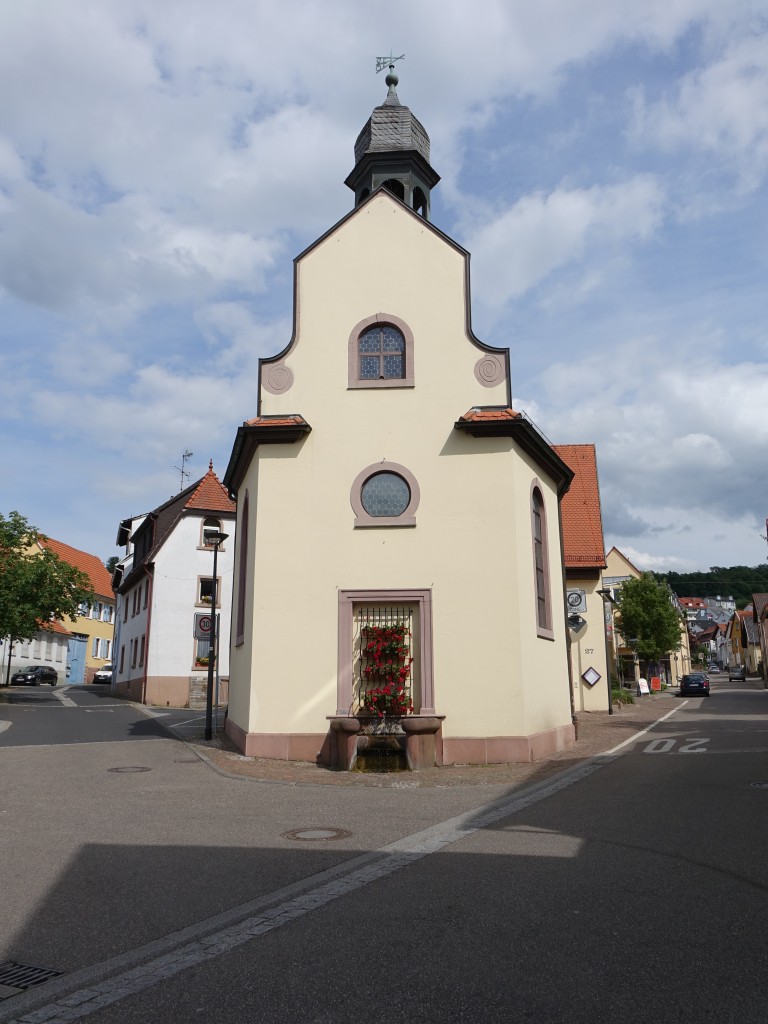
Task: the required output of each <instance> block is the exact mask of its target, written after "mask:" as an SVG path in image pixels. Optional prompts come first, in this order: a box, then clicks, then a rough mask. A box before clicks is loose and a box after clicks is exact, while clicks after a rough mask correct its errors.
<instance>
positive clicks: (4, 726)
mask: <svg viewBox="0 0 768 1024" xmlns="http://www.w3.org/2000/svg"><path fill="white" fill-rule="evenodd" d="M10 728H11V723H10V722H0V732H5V730H6V729H10Z"/></svg>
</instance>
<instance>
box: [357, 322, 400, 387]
mask: <svg viewBox="0 0 768 1024" xmlns="http://www.w3.org/2000/svg"><path fill="white" fill-rule="evenodd" d="M357 347H358V353H359V356H360V380H395V379H402V378H403V377H405V338H404V337H403V335H402V333H401V332H400V331H399V330H398V329H397V328H396V327H393V326H392V325H391V324H375V325H374V326H373V327H369V328H368V329H367V330H366V331H363V333H362V334H361V335H360V337H359V339H358V343H357Z"/></svg>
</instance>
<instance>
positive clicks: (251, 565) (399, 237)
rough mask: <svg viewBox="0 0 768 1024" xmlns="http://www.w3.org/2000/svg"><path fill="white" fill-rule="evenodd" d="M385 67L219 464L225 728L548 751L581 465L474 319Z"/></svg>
mask: <svg viewBox="0 0 768 1024" xmlns="http://www.w3.org/2000/svg"><path fill="white" fill-rule="evenodd" d="M387 81H388V85H389V94H388V96H387V99H386V101H385V102H384V103H383V104H382V105H381V106H379V107H377V108H375V110H374V111H373V114H372V116H371V118H370V119H369V121H368V122H367V123H366V125H365V126H364V128H363V130H362V131H361V133H360V136H359V137H358V140H357V143H356V145H355V161H356V162H355V167H354V169H353V171H352V173H351V174H350V175H349V177H348V178H347V182H346V183H347V184H348V185H349V187H350V188H351V189H352V190H353V192H354V194H355V206H354V209H353V211H352V212H351V213H349V214H348V215H347V216H346V217H344V218H343V219H342V220H341V221H340V222H339V223H337V224H336V225H334V227H332V228H331V229H330V230H329V231H328V232H326V233H325V234H324V235H323V236H322V237H321V238H319V239H318V240H317V241H316V242H315V243H314V244H312V245H311V246H310V247H309V248H308V249H307V250H306V251H305V252H303V253H302V254H301V255H300V256H299V257H298V258H297V259H296V261H295V308H294V330H293V336H292V337H291V339H290V341H289V342H288V344H287V346H286V347H285V349H284V350H283V351H282V352H281V353H279V354H278V355H276V356H274V357H272V358H270V359H265V360H262V361H261V364H260V371H259V380H258V407H257V409H256V415H255V416H254V418H253V419H251V420H248V421H247V422H245V423H244V424H243V425H242V426H241V427H240V428H239V430H238V432H237V437H236V439H235V443H234V448H233V451H232V455H231V458H230V462H229V465H228V467H227V471H226V473H225V476H224V483H225V484H226V486H227V487H228V488H229V490H230V491H231V492H233V493H236V494H237V507H238V527H237V536H238V551H237V555H236V563H237V565H236V573H237V582H236V585H235V598H234V605H233V637H232V650H231V663H230V668H231V681H230V699H229V713H228V719H227V726H226V728H227V732H228V734H229V736H230V737H231V738H232V739H233V741H234V742H235V743H236V744H237V746H238V747H239V748H240V749H241V750H242V751H244V752H245V753H246V754H250V755H259V756H265V757H275V758H289V759H298V760H302V759H304V760H315V759H318V760H319V761H320V762H321V763H325V764H329V765H334V766H337V767H342V768H346V767H350V766H351V765H352V764H353V763H354V762H355V759H356V758H357V757H358V756H359V755H360V753H361V752H362V751H364V750H365V749H367V745H369V744H370V743H371V742H372V740H371V736H373V735H375V732H371V729H374V730H375V725H376V719H377V718H378V716H379V714H380V713H381V712H386V717H387V718H391V719H392V722H393V734H395V735H400V732H402V736H401V739H402V741H403V745H404V746H405V748H406V751H407V757H408V763H409V764H410V766H411V767H420V766H423V765H426V764H435V763H437V764H442V763H447V762H455V761H472V762H481V763H486V762H506V761H514V760H530V759H534V758H536V757H539V756H541V755H544V754H545V753H548V752H550V751H553V750H558V749H562V748H564V747H566V746H568V745H569V744H571V743H572V742H573V741H574V727H573V718H572V694H571V688H570V680H569V667H568V649H567V635H566V616H565V603H564V575H563V560H562V554H561V532H560V517H559V502H560V500H561V498H562V496H563V494H564V493H565V492H566V491H567V489H568V486H569V483H570V481H571V479H572V477H573V473H572V471H571V470H570V469H569V467H568V466H567V465H566V464H565V462H564V461H563V460H562V459H561V458H560V457H559V455H558V454H557V452H556V451H555V450H554V449H553V448H552V446H551V445H550V444H549V443H548V442H547V440H546V439H545V438H544V437H543V435H542V434H540V433H539V431H538V430H537V429H536V427H535V426H534V425H533V424H532V423H531V422H530V421H529V420H528V419H527V418H526V417H525V416H524V415H521V414H520V413H519V412H517V411H515V410H514V409H513V408H512V403H511V389H510V367H509V352H508V351H507V349H500V348H494V347H492V346H489V345H487V344H485V343H483V342H482V341H480V340H479V339H478V338H477V337H476V336H475V335H474V333H473V331H472V328H471V321H470V304H469V256H468V253H467V252H466V251H465V250H464V249H463V248H462V247H461V246H460V245H458V244H457V243H456V242H454V241H453V240H452V239H450V238H448V237H447V236H446V235H445V234H443V233H442V232H441V231H439V230H438V229H437V228H435V227H434V226H433V225H432V224H431V223H430V222H429V210H430V191H431V189H432V188H433V187H434V186H435V185H436V184H437V182H438V180H439V177H438V175H437V174H436V172H435V171H434V170H433V168H432V167H431V165H430V163H429V138H428V136H427V133H426V131H425V130H424V128H423V126H422V125H421V124H420V123H419V122H418V121H417V120H416V118H415V117H414V116H413V114H412V113H411V111H410V110H409V109H408V108H407V107H404V106H402V105H401V104H400V102H399V99H398V97H397V94H396V92H395V89H394V86H395V84H396V82H397V79H396V77H395V76H394V75H392V74H390V75H389V76H388V79H387ZM387 687H389V690H388V691H387ZM398 742H399V740H398Z"/></svg>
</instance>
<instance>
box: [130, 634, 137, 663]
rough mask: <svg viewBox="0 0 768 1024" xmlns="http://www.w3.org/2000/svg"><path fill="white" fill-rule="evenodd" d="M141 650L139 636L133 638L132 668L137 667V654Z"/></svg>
mask: <svg viewBox="0 0 768 1024" xmlns="http://www.w3.org/2000/svg"><path fill="white" fill-rule="evenodd" d="M138 650H139V641H138V638H137V637H134V639H133V640H131V668H136V655H137V654H138Z"/></svg>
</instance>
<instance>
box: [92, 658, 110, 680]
mask: <svg viewBox="0 0 768 1024" xmlns="http://www.w3.org/2000/svg"><path fill="white" fill-rule="evenodd" d="M93 681H94V683H111V682H112V663H111V662H107V664H106V665H102V666H101V668H97V669H96V671H95V672H94V673H93Z"/></svg>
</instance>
